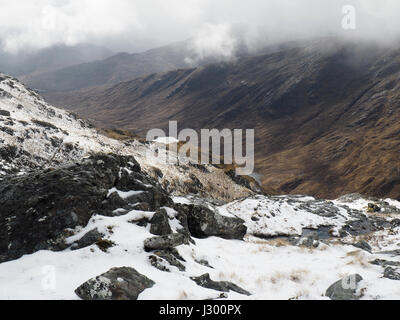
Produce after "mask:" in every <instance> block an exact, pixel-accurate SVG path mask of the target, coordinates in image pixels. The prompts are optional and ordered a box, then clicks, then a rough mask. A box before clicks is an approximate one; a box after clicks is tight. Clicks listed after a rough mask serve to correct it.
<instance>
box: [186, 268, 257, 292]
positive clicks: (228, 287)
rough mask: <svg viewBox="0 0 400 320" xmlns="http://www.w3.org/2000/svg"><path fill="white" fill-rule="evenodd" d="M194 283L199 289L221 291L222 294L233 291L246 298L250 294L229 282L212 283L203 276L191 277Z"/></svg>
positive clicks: (207, 275)
mask: <svg viewBox="0 0 400 320" xmlns="http://www.w3.org/2000/svg"><path fill="white" fill-rule="evenodd" d="M190 279H192V280H193V281H194V282H196V284H197V285H198V286H200V287H203V288H207V289H212V290H216V291H222V292H229V291H234V292H237V293H239V294H243V295H246V296H250V295H251V293H250V292H248V291H246V290H244V289H242V288H241V287H239V286H237V285H236V284H234V283H232V282H229V281H213V280H211V278H210V275H209V274H208V273H207V274H203V275H202V276H200V277H191V278H190Z"/></svg>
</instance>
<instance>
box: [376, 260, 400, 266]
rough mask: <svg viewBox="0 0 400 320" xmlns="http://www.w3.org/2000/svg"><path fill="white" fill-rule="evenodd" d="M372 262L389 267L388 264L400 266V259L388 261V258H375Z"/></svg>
mask: <svg viewBox="0 0 400 320" xmlns="http://www.w3.org/2000/svg"><path fill="white" fill-rule="evenodd" d="M370 263H371V264H374V265H377V266H382V267H387V266H392V267H400V261H388V260H383V259H375V260H374V261H371V262H370Z"/></svg>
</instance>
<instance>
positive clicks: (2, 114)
mask: <svg viewBox="0 0 400 320" xmlns="http://www.w3.org/2000/svg"><path fill="white" fill-rule="evenodd" d="M0 116H3V117H9V116H11V113H10V111H7V110H0Z"/></svg>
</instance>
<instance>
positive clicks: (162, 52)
mask: <svg viewBox="0 0 400 320" xmlns="http://www.w3.org/2000/svg"><path fill="white" fill-rule="evenodd" d="M191 55H192V52H191V50H190V48H189V45H188V42H181V43H176V44H172V45H169V46H165V47H161V48H156V49H152V50H149V51H147V52H144V53H136V54H128V53H120V54H117V55H114V56H112V57H109V58H107V59H104V60H99V61H94V62H89V63H83V64H75V65H73V66H69V67H66V68H63V69H61V70H56V71H51V72H47V73H41V74H33V75H30V76H26V77H23V78H22V80H23V81H24V83H26V84H27V85H29V86H30V87H32V88H35V89H38V90H40V91H43V94H44V95H45V96H46V93H48V92H58V91H61V92H64V91H71V90H78V89H82V88H87V87H91V86H99V85H105V84H112V83H118V82H121V81H126V80H132V79H135V78H138V77H141V76H143V75H146V74H151V73H157V72H164V71H170V70H175V69H179V68H185V67H186V68H187V67H188V66H189V64H188V63H186V62H185V59H186V58H188V57H190V56H191Z"/></svg>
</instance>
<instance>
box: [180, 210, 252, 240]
mask: <svg viewBox="0 0 400 320" xmlns="http://www.w3.org/2000/svg"><path fill="white" fill-rule="evenodd" d="M175 208H176V209H177V210H178V212H181V213H184V214H185V215H186V216H187V223H188V228H189V231H190V234H191V235H192V236H193V237H195V238H199V239H204V238H208V237H212V236H215V237H220V238H224V239H238V240H243V237H244V236H245V234H246V232H247V227H246V226H245V225H244V221H243V220H242V219H239V218H231V217H226V216H222V215H220V214H219V213H217V212H214V211H212V210H210V209H209V208H207V207H205V206H200V205H179V206H175Z"/></svg>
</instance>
